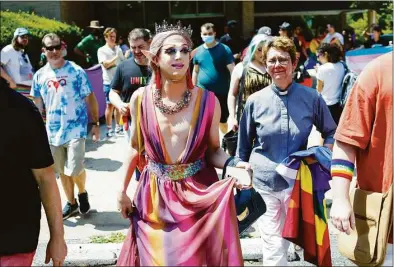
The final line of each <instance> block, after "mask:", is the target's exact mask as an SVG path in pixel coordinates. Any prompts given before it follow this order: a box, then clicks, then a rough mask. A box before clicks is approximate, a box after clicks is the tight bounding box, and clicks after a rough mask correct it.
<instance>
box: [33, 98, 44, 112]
mask: <svg viewBox="0 0 394 267" xmlns="http://www.w3.org/2000/svg"><path fill="white" fill-rule="evenodd" d="M33 102H34V104H35V105H36V106H37V108H38V110H39V111H40V114H42V110H43V109H44V107H43V104H42V98H41V97H34V98H33Z"/></svg>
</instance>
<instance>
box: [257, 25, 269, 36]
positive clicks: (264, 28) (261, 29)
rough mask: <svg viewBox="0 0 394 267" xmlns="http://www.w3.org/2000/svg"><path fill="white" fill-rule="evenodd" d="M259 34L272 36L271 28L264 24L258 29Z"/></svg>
mask: <svg viewBox="0 0 394 267" xmlns="http://www.w3.org/2000/svg"><path fill="white" fill-rule="evenodd" d="M257 34H265V35H268V36H271V28H270V27H267V26H263V27H261V28H260V29H259V30H258V32H257Z"/></svg>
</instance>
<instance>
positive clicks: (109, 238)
mask: <svg viewBox="0 0 394 267" xmlns="http://www.w3.org/2000/svg"><path fill="white" fill-rule="evenodd" d="M89 239H90V243H94V244H105V243H122V242H123V241H124V240H125V239H126V235H124V234H122V233H112V234H110V235H94V236H91V237H90V238H89Z"/></svg>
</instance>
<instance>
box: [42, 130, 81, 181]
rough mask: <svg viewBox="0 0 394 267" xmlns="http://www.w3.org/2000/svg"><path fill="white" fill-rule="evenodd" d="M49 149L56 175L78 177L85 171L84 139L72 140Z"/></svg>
mask: <svg viewBox="0 0 394 267" xmlns="http://www.w3.org/2000/svg"><path fill="white" fill-rule="evenodd" d="M50 147H51V152H52V156H53V160H54V161H55V171H56V172H57V173H59V174H65V175H67V176H78V175H80V174H81V173H82V171H83V170H84V169H85V167H84V161H85V138H79V139H72V140H71V141H70V142H68V143H65V144H63V145H61V146H52V145H51V146H50Z"/></svg>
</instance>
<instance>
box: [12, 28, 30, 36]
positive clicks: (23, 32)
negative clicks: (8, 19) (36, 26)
mask: <svg viewBox="0 0 394 267" xmlns="http://www.w3.org/2000/svg"><path fill="white" fill-rule="evenodd" d="M26 34H30V32H29V31H28V30H26V29H25V28H17V29H16V30H15V32H14V37H17V36H22V35H26Z"/></svg>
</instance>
